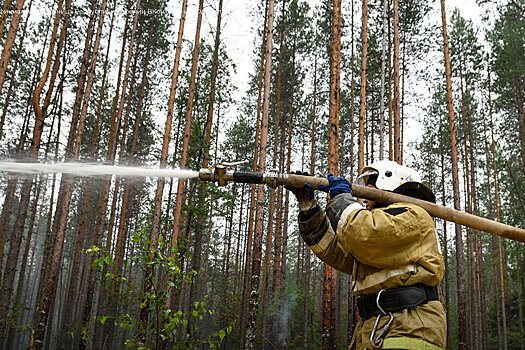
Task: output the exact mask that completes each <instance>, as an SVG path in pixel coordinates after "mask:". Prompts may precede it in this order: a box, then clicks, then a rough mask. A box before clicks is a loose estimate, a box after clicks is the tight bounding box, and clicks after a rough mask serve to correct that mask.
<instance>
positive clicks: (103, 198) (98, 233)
mask: <svg viewBox="0 0 525 350" xmlns="http://www.w3.org/2000/svg"><path fill="white" fill-rule="evenodd" d="M137 6H140V0H138V3H137ZM127 9H128V11H126V19H125V24H124V30H123V39H122V50H121V54H120V62H119V69H118V74H117V85H116V91H115V97H114V99H113V107H112V113H111V126H110V130H109V142H108V150H107V154H106V163H108V164H113V162H114V159H115V152H116V148H117V134H118V130H119V128H120V120H121V117H122V108H119V98H120V99H121V100H122V101H123V100H124V97H120V87H121V79H122V67H123V63H124V55H125V51H126V43H127V31H128V29H129V14H130V13H131V1H130V0H128V7H127ZM138 13H139V11H135V18H134V23H133V29H132V32H131V37H130V44H129V52H128V60H127V63H126V68H125V74H124V83H123V86H122V92H123V93H122V96H125V91H126V85H127V79H128V74H129V73H128V72H129V64H130V61H131V60H130V56H131V53H132V52H133V43H134V39H135V31H136V22H137V17H138ZM110 185H111V177H110V176H106V177H105V178H104V179H103V180H102V185H101V189H100V197H99V203H98V209H97V216H96V220H95V229H94V232H93V235H94V245H96V246H98V247H100V246H101V243H102V238H103V231H104V224H105V220H106V211H107V206H108V198H109V190H110ZM110 234H111V232H108V238H109V236H110ZM94 258H95V257H94V256H91V257H90V258H89V259H88V263H87V264H88V266H90V265H91V264H92V262H93V261H94ZM96 273H97V271H95V270H94V269H90V270H89V277H88V286H87V293H86V297H85V298H86V302H85V307H84V315H83V322H86V323H88V322H89V320H90V317H91V310H92V307H93V295H94V293H95V283H96V279H95V277H96ZM80 347H81V348H85V347H86V343H84V342H82V343H81V344H80Z"/></svg>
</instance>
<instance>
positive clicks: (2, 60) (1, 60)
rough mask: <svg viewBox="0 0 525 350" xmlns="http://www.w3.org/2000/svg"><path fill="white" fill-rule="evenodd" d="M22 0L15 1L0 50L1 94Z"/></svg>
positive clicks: (18, 21)
mask: <svg viewBox="0 0 525 350" xmlns="http://www.w3.org/2000/svg"><path fill="white" fill-rule="evenodd" d="M24 1H25V0H17V1H16V4H15V10H14V12H13V17H12V18H11V24H10V26H9V31H8V32H7V36H6V38H5V42H4V50H3V51H2V56H1V57H0V95H2V87H3V86H4V81H5V77H6V75H7V66H8V65H9V59H10V58H11V53H12V52H13V46H14V45H15V38H16V32H17V31H18V25H19V24H20V17H22V8H23V7H24ZM5 5H7V4H5ZM2 14H3V13H2ZM2 32H3V25H2ZM0 36H1V32H0Z"/></svg>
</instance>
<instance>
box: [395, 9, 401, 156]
mask: <svg viewBox="0 0 525 350" xmlns="http://www.w3.org/2000/svg"><path fill="white" fill-rule="evenodd" d="M399 95H400V92H399V1H398V0H394V102H393V103H394V160H395V161H396V162H398V163H399V164H401V162H402V161H401V118H400V112H401V110H400V109H401V101H400V96H399Z"/></svg>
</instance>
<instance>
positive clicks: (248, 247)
mask: <svg viewBox="0 0 525 350" xmlns="http://www.w3.org/2000/svg"><path fill="white" fill-rule="evenodd" d="M265 4H266V6H265V10H264V23H263V39H262V43H261V61H260V67H259V86H258V88H259V90H258V97H257V120H256V122H255V145H254V148H255V149H254V157H253V171H258V168H257V167H258V163H259V133H260V127H261V123H260V121H261V111H262V94H263V82H264V80H263V79H264V72H265V70H264V61H265V58H266V51H265V50H266V40H267V37H266V28H267V25H268V14H269V7H270V0H266V1H265ZM255 189H256V186H255V185H252V187H251V192H250V193H251V195H250V210H249V218H248V222H247V224H248V238H247V240H246V255H245V257H244V260H245V262H244V279H243V293H242V300H241V315H240V322H239V323H240V336H239V337H240V348H241V349H244V348H245V346H246V327H247V322H248V320H247V317H248V311H247V310H248V290H249V288H250V287H249V283H250V274H249V272H250V270H251V268H250V261H251V254H252V240H253V230H254V225H253V222H254V220H255ZM276 235H277V232H276ZM276 239H277V238H276Z"/></svg>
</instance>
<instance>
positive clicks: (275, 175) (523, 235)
mask: <svg viewBox="0 0 525 350" xmlns="http://www.w3.org/2000/svg"><path fill="white" fill-rule="evenodd" d="M239 164H242V163H240V162H238V163H222V164H218V165H216V166H215V167H214V168H210V169H201V170H200V171H199V179H201V180H203V181H214V182H217V183H218V184H219V185H220V186H225V185H227V184H228V183H229V182H238V183H249V184H265V185H267V186H270V187H277V186H289V187H295V188H302V187H304V185H305V183H309V184H310V185H311V186H312V187H313V188H314V190H318V189H319V185H324V186H327V185H328V180H327V179H326V178H321V177H315V176H305V175H296V174H285V173H279V172H277V171H269V172H265V173H259V172H251V171H232V170H229V169H228V168H230V167H232V166H235V165H239ZM352 194H353V195H354V196H355V197H357V198H364V199H369V200H373V201H376V202H380V203H385V204H392V203H398V202H402V203H412V204H415V205H418V206H420V207H421V208H423V209H425V210H426V211H427V212H428V213H429V214H430V215H431V216H434V217H438V218H441V219H443V220H446V221H451V222H454V223H456V224H460V225H464V226H467V227H470V228H473V229H475V230H480V231H484V232H487V233H490V234H493V235H496V236H500V237H503V238H508V239H512V240H515V241H518V242H525V230H524V229H522V228H519V227H514V226H510V225H506V224H503V223H501V222H497V221H494V220H490V219H487V218H483V217H480V216H477V215H473V214H469V213H465V212H462V211H459V210H455V209H451V208H447V207H444V206H442V205H439V204H434V203H431V202H427V201H424V200H421V199H417V198H413V197H408V196H404V195H401V194H398V193H393V192H389V191H383V190H379V189H375V188H371V187H366V186H361V185H357V184H352Z"/></svg>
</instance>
